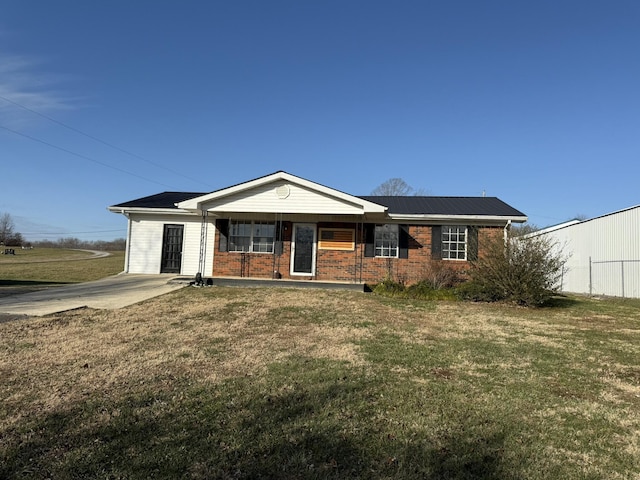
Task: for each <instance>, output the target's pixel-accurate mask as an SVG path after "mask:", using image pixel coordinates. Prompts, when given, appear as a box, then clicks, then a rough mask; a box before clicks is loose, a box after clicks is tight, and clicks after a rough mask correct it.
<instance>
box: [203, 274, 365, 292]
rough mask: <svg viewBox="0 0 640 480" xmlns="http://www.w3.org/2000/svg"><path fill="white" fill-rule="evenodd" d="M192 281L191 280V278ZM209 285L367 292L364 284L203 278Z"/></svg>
mask: <svg viewBox="0 0 640 480" xmlns="http://www.w3.org/2000/svg"><path fill="white" fill-rule="evenodd" d="M191 280H193V278H191ZM205 281H210V283H211V285H213V286H219V287H277V288H322V289H335V290H354V291H357V292H365V291H367V286H366V285H365V284H364V283H353V282H323V281H318V280H284V279H279V280H275V279H274V280H271V279H266V278H265V279H262V278H246V277H212V278H210V277H209V278H205Z"/></svg>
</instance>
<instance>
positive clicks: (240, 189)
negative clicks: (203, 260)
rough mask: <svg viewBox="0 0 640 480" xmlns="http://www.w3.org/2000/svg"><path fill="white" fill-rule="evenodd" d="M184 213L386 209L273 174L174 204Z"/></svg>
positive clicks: (343, 212)
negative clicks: (199, 211) (202, 211)
mask: <svg viewBox="0 0 640 480" xmlns="http://www.w3.org/2000/svg"><path fill="white" fill-rule="evenodd" d="M177 206H178V208H181V209H185V210H191V211H193V210H207V211H209V212H211V213H223V212H235V213H238V212H254V213H303V214H326V215H358V214H363V213H371V212H376V213H382V212H385V211H386V210H387V208H386V207H384V206H382V205H378V204H375V203H372V202H369V201H366V200H363V199H361V198H358V197H354V196H352V195H349V194H346V193H343V192H340V191H338V190H334V189H332V188H329V187H325V186H324V185H320V184H317V183H314V182H310V181H309V180H305V179H303V178H300V177H296V176H294V175H291V174H288V173H286V172H277V173H274V174H272V175H268V176H266V177H262V178H258V179H256V180H252V181H250V182H246V183H243V184H239V185H236V186H233V187H229V188H226V189H224V190H218V191H216V192H212V193H209V194H207V195H203V196H201V197H197V198H192V199H190V200H186V201H184V202H180V203H178V204H177Z"/></svg>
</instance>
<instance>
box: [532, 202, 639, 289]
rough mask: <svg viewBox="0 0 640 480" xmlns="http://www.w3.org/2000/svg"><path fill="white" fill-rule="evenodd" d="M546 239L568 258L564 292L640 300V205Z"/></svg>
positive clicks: (549, 234) (577, 225)
mask: <svg viewBox="0 0 640 480" xmlns="http://www.w3.org/2000/svg"><path fill="white" fill-rule="evenodd" d="M543 236H544V237H545V238H548V239H549V240H551V241H552V242H554V243H555V244H556V245H557V248H560V249H562V251H563V253H564V254H565V255H567V256H568V257H569V258H568V260H567V263H566V272H565V273H564V275H563V279H562V290H563V291H566V292H574V293H592V294H594V295H613V296H618V297H622V296H624V297H634V298H640V206H639V207H634V208H630V209H628V210H623V211H620V212H616V213H612V214H610V215H605V216H602V217H598V218H594V219H592V220H588V221H585V222H581V223H578V224H575V225H571V226H569V227H565V228H560V229H558V230H555V231H551V232H549V233H546V234H544V235H543Z"/></svg>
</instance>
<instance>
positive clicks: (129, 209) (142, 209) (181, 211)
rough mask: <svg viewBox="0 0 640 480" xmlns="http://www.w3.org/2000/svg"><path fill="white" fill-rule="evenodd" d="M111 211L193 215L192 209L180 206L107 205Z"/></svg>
mask: <svg viewBox="0 0 640 480" xmlns="http://www.w3.org/2000/svg"><path fill="white" fill-rule="evenodd" d="M107 210H109V211H110V212H112V213H120V214H123V215H125V214H130V213H154V214H158V213H165V214H168V215H193V214H194V212H193V211H189V210H184V209H181V208H151V207H118V206H113V207H107Z"/></svg>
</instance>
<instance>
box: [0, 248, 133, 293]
mask: <svg viewBox="0 0 640 480" xmlns="http://www.w3.org/2000/svg"><path fill="white" fill-rule="evenodd" d="M91 257H92V254H90V253H88V252H83V251H79V250H66V249H58V248H34V249H33V250H16V255H15V256H14V255H0V289H1V288H2V287H38V286H43V285H44V286H46V285H56V284H65V283H78V282H87V281H91V280H98V279H100V278H104V277H107V276H109V275H115V274H117V273H120V272H122V269H123V267H124V252H111V255H110V256H108V257H104V258H91Z"/></svg>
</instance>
